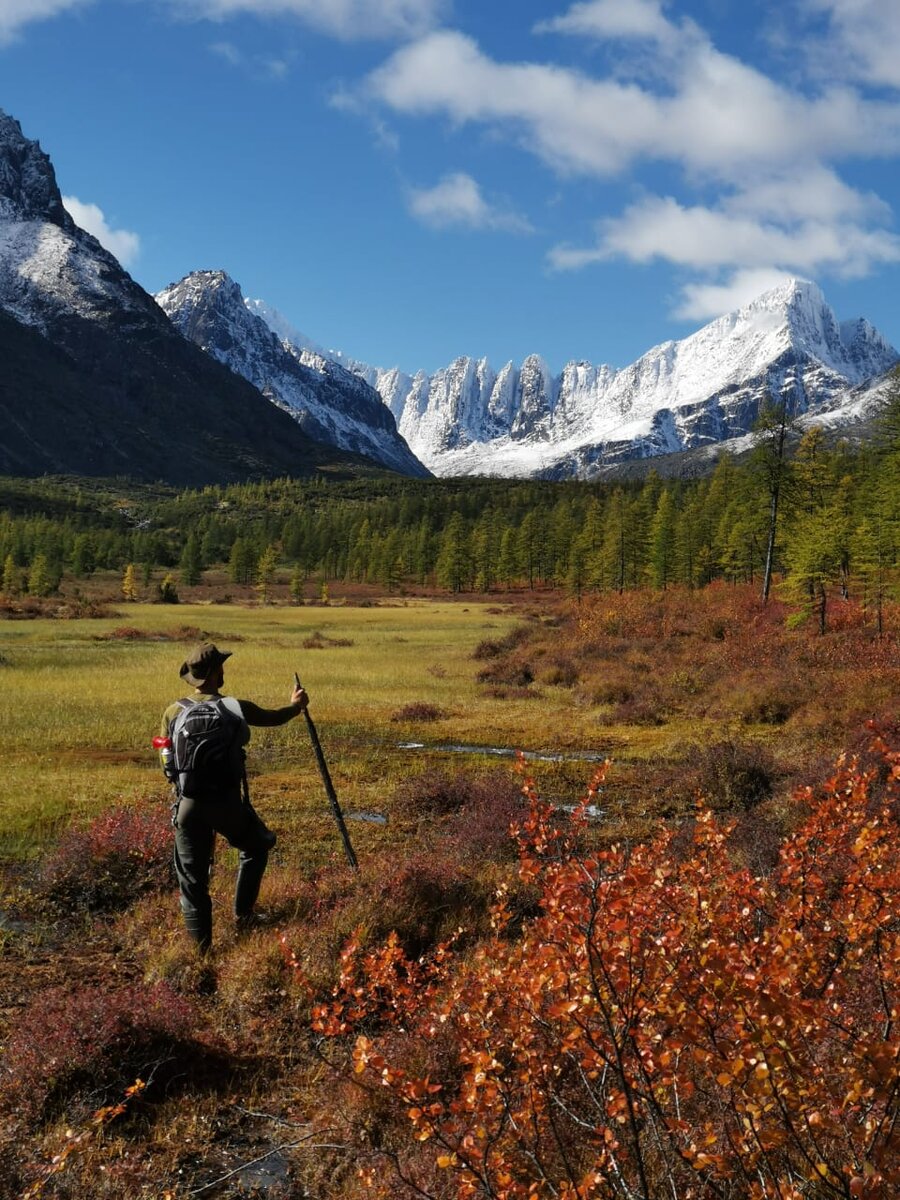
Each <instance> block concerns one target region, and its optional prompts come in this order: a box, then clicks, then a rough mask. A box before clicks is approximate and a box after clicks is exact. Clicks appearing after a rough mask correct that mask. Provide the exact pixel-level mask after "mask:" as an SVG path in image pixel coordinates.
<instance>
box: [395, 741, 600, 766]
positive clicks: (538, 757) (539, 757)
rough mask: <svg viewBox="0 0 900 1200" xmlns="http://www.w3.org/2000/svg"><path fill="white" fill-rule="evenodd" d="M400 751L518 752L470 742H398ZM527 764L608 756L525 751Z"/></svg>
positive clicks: (491, 755)
mask: <svg viewBox="0 0 900 1200" xmlns="http://www.w3.org/2000/svg"><path fill="white" fill-rule="evenodd" d="M397 749H398V750H413V751H424V752H426V753H427V752H431V753H434V754H482V755H484V756H485V757H487V758H515V757H516V755H517V754H518V750H515V749H512V748H511V747H509V746H481V745H476V744H475V743H469V742H398V743H397ZM522 754H523V756H524V758H525V761H526V762H550V763H569V762H572V763H580V762H583V763H602V762H606V758H607V755H606V753H605V752H604V751H602V750H523V751H522Z"/></svg>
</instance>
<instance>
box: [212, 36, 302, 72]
mask: <svg viewBox="0 0 900 1200" xmlns="http://www.w3.org/2000/svg"><path fill="white" fill-rule="evenodd" d="M209 51H210V53H211V54H215V55H216V57H217V58H221V59H222V60H223V61H224V62H227V63H228V64H229V66H232V67H237V68H238V69H239V70H243V71H246V72H247V73H248V74H250V75H253V76H262V77H264V78H268V79H284V77H285V76H286V75H287V74H288V72H289V71H290V64H289V63H288V62H287V60H286V59H283V58H273V57H270V56H268V55H265V54H253V55H250V56H249V57H248V56H247V55H246V54H244V53H243V51H242V50H240V49H238V47H237V46H235V45H234V43H233V42H212V43H211V44H210V47H209Z"/></svg>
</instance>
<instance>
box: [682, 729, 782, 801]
mask: <svg viewBox="0 0 900 1200" xmlns="http://www.w3.org/2000/svg"><path fill="white" fill-rule="evenodd" d="M774 780H775V762H774V759H773V758H772V754H771V752H770V751H769V750H767V749H766V748H765V747H764V746H761V745H759V743H757V742H743V741H736V740H734V739H731V738H726V739H725V740H724V741H721V742H713V743H712V744H711V745H708V746H692V747H691V748H690V749H689V750H688V753H687V754H686V756H685V761H684V778H683V780H682V786H684V784H685V783H686V784H688V785H689V786H690V788H691V791H692V792H695V793H696V792H699V794H700V796H701V797H702V799H703V802H704V803H705V804H707V805H708V806H709V807H710V808H712V809H716V810H724V811H726V812H729V811H732V810H738V809H743V810H744V811H747V810H749V809H751V808H754V807H755V806H756V805H757V804H761V803H762V801H763V800H767V799H768V798H769V796H771V795H772V789H773V786H774Z"/></svg>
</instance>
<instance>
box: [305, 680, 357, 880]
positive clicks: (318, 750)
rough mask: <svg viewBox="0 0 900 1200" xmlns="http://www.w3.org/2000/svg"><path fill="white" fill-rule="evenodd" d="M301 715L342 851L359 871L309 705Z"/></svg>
mask: <svg viewBox="0 0 900 1200" xmlns="http://www.w3.org/2000/svg"><path fill="white" fill-rule="evenodd" d="M294 683H296V685H297V687H301V686H302V685H301V683H300V676H299V675H298V674H297V672H296V671H295V672H294ZM303 715H304V717H306V728H307V729H308V730H309V740H310V741H311V742H312V748H313V751H314V752H315V756H316V762H317V763H318V764H319V774H320V775H321V776H322V782H323V783H324V784H325V792H326V794H327V796H328V803H329V804H330V805H331V811H332V813H333V814H334V819H335V821H337V827H338V829H339V830H340V832H341V838H342V839H343V842H344V850H345V851H346V852H347V861H348V862H349V864H350V866H351V867H352V868H353V870H354V871H358V870H359V863H358V862H357V861H356V855H355V854H354V852H353V847H352V845H351V844H350V834H349V833H348V832H347V826H346V824H345V823H344V814H343V813H342V812H341V806H340V804H338V798H337V792H336V791H335V790H334V784H333V783H332V782H331V775H330V774H329V772H328V764H327V763H326V761H325V755H324V754H323V753H322V744H321V742H320V741H319V735H318V733H317V732H316V726H315V723H314V722H313V719H312V717H311V716H310V715H309V705H307V706H306V708H304V710H303Z"/></svg>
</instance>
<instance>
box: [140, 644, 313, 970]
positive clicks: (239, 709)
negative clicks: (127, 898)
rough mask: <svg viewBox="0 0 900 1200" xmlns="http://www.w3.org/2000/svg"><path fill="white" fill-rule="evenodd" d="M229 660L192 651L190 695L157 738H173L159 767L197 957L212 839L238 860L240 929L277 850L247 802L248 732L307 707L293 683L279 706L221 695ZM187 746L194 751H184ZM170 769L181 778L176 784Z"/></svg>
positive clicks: (208, 931) (202, 941)
mask: <svg viewBox="0 0 900 1200" xmlns="http://www.w3.org/2000/svg"><path fill="white" fill-rule="evenodd" d="M230 657H231V651H230V650H219V649H218V648H217V647H216V646H214V645H213V644H212V643H211V642H204V643H203V645H200V646H197V647H196V649H195V650H194V651H193V652H192V653H191V654H190V656H189V657H188V658H187V659H186V661H185V662H184V663H182V666H181V670H180V672H179V674H180V675H181V678H182V679H184V680H185V682H187V683H189V684H191V686H192V687H193V688H194V689H195V691H194V694H193V695H192V696H190V697H188V698H185V699H183V700H176V701H175V703H174V704H170V705H169V707H168V708H167V709H166V711H165V712H164V713H163V719H162V729H161V733H162V739H161V740H165V739H171V742H170V743H169V745H170V747H171V749H169V750H168V751H166V750H163V751H162V758H163V769H164V770H165V771H166V774H167V777H168V778H170V779H172V781H173V782H175V784H176V795H177V800H176V803H175V806H174V815H173V824H174V826H175V873H176V874H177V876H178V886H179V889H180V891H181V911H182V913H183V914H184V923H185V927H186V929H187V931H188V934H189V935H190V937H191V938H192V939H193V941H194V942H195V943H196V946H197V949H198V951H199V952H200V953H201V954H205V953H206V952H207V951H208V950H209V947H210V944H211V942H212V902H211V901H210V898H209V873H210V869H211V867H212V857H213V844H214V842H215V836H216V834H217V833H221V834H222V836H223V837H224V838H226V839H227V841H228V842H230V844H231V845H232V846H234V848H235V849H236V850H237V851H238V855H239V857H238V873H237V881H236V884H235V889H234V916H235V923H236V927H237V929H238V930H239V931H240V930H242V929H246V928H248V927H250V926H251V925H252V922H253V906H254V905H255V904H256V898H257V896H258V895H259V886H260V883H261V882H262V877H263V872H264V871H265V869H266V863H267V861H268V858H269V851H270V850H271V849H272V847H273V846H274V845H275V834H274V833H273V832H272V830H271V829H268V828H267V827H266V825H265V823H264V822H263V820H262V819H261V818H260V817H259V816H258V815H257V813H256V812H255V810H254V808H253V805H252V804H251V803H250V795H249V791H248V788H247V776H246V773H245V771H244V758H245V754H244V746H246V744H247V742H248V741H249V740H250V729H249V726H250V725H263V726H272V725H284V724H286V723H287V722H288V721H290V720H291V719H292V718H294V717H296V716H298V715H299V714H300V713H301V712H303V710H304V709H305V708H306V706H307V704H308V703H309V697H308V696H307V694H306V692H305V691H304V690H303V688H302V687H300V686H299V685H298V686H297V687H295V688H294V690H293V691H292V692H291V700H290V704H288V705H286V706H285V707H284V708H260V707H259V705H257V704H254V703H253V702H252V701H250V700H235V699H234V698H233V697H231V696H223V695H222V688H223V686H224V684H225V672H224V670H223V664H224V662H225V660H226V659H227V658H230ZM201 706H202V707H201ZM190 745H192V746H193V747H194V749H193V751H190V750H186V749H185V747H187V746H190ZM167 753H168V761H167ZM191 754H193V755H195V757H194V758H191ZM185 766H187V767H188V768H191V767H192V768H193V769H187V770H185ZM176 770H179V771H180V772H181V773H180V774H178V775H177V778H176Z"/></svg>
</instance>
